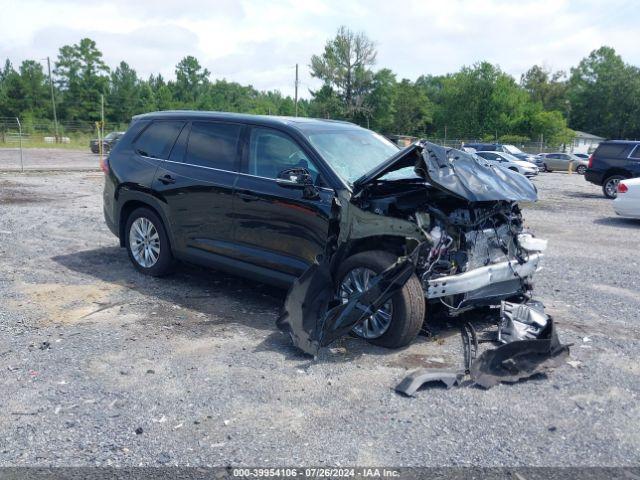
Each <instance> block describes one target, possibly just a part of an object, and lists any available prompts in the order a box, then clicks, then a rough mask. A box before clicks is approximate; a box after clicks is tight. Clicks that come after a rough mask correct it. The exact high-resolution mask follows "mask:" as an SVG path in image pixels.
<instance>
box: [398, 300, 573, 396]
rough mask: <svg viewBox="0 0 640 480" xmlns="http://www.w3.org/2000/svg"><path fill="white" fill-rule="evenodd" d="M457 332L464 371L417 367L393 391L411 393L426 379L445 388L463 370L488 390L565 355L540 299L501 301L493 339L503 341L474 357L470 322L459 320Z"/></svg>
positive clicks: (537, 371) (474, 336) (456, 380)
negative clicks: (514, 301)
mask: <svg viewBox="0 0 640 480" xmlns="http://www.w3.org/2000/svg"><path fill="white" fill-rule="evenodd" d="M460 333H461V336H462V345H463V353H464V367H465V371H464V372H455V371H450V370H441V369H420V370H417V371H414V372H412V373H410V374H409V375H407V376H406V377H405V378H404V379H403V380H402V381H401V382H400V383H399V384H398V386H397V387H396V388H395V390H396V392H398V393H401V394H403V395H407V396H413V395H414V394H415V392H416V391H417V390H418V389H419V388H420V387H421V386H422V385H424V384H425V383H429V382H442V383H444V384H445V386H446V387H447V389H449V388H451V387H453V386H460V385H461V384H462V381H463V379H464V378H465V374H466V373H468V374H469V375H470V378H471V382H469V384H471V383H473V384H476V385H479V386H480V387H483V388H486V389H488V388H491V387H493V386H495V385H497V384H499V383H501V382H503V383H516V382H518V381H520V380H523V379H525V378H530V377H532V376H534V375H538V374H545V373H547V372H548V371H549V370H551V369H553V368H555V367H558V366H560V365H562V364H564V363H565V362H566V361H567V358H568V357H569V345H563V344H561V343H560V340H559V339H558V335H557V333H556V330H555V325H554V323H553V318H552V317H551V316H549V315H547V314H545V313H544V306H543V305H542V303H540V302H533V301H529V302H527V303H523V304H515V303H509V302H503V305H502V308H501V310H500V321H499V323H498V339H497V341H498V342H502V343H503V344H502V345H500V346H499V347H497V348H495V349H492V350H486V351H484V352H483V353H482V354H481V355H480V356H478V357H476V352H477V350H478V338H477V334H476V331H475V329H474V328H473V326H472V325H471V323H469V322H465V323H463V324H462V325H461V327H460ZM493 341H496V340H495V339H494V340H493ZM507 342H508V343H507Z"/></svg>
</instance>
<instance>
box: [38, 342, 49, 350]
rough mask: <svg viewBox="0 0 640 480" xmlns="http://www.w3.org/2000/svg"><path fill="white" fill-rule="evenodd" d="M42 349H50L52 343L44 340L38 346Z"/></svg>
mask: <svg viewBox="0 0 640 480" xmlns="http://www.w3.org/2000/svg"><path fill="white" fill-rule="evenodd" d="M38 348H39V349H40V350H49V349H50V348H51V344H50V343H49V342H47V341H44V342H42V343H41V344H40V346H39V347H38Z"/></svg>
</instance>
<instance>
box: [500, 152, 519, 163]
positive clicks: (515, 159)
mask: <svg viewBox="0 0 640 480" xmlns="http://www.w3.org/2000/svg"><path fill="white" fill-rule="evenodd" d="M501 157H502V158H504V159H505V160H508V161H510V162H519V161H520V159H519V158H518V157H514V156H513V155H511V154H510V153H505V152H502V153H501Z"/></svg>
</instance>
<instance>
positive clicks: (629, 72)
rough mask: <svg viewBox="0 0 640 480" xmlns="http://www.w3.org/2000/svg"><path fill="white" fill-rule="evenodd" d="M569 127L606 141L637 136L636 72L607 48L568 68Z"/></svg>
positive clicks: (639, 83)
mask: <svg viewBox="0 0 640 480" xmlns="http://www.w3.org/2000/svg"><path fill="white" fill-rule="evenodd" d="M568 97H569V101H570V108H571V110H570V116H569V125H570V126H571V127H573V128H575V129H578V130H584V131H587V132H590V133H595V134H597V135H601V136H604V137H610V138H634V137H638V136H640V72H639V71H638V68H637V67H634V66H631V65H627V64H625V63H624V61H623V60H622V58H621V57H620V56H619V55H618V54H616V52H615V50H614V49H613V48H610V47H600V48H599V49H598V50H594V51H593V52H591V54H589V56H588V57H586V58H584V59H582V60H581V61H580V63H579V64H578V66H577V67H575V68H572V69H571V78H570V80H569V91H568Z"/></svg>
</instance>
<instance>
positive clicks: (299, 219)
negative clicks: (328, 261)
mask: <svg viewBox="0 0 640 480" xmlns="http://www.w3.org/2000/svg"><path fill="white" fill-rule="evenodd" d="M243 151H244V153H243V160H242V171H241V174H240V176H239V178H238V182H237V184H236V191H235V195H236V202H235V216H236V220H237V223H236V225H237V226H236V234H235V240H236V243H237V248H238V251H239V252H240V255H241V256H242V258H241V259H242V260H244V261H246V262H248V263H251V264H254V265H257V266H259V267H264V268H268V269H271V270H276V271H279V272H281V273H284V274H286V275H292V276H299V275H300V274H301V273H302V272H303V271H304V270H306V269H307V268H308V267H309V265H310V264H311V263H313V261H314V260H315V258H316V256H317V255H319V254H320V253H322V252H323V250H324V247H325V243H326V241H327V233H328V230H329V217H330V212H331V204H332V199H333V196H334V192H333V190H332V189H330V188H327V187H325V186H323V185H326V184H325V183H324V181H323V179H322V178H321V176H320V174H319V170H318V168H317V166H316V165H315V163H314V162H313V160H312V157H311V153H310V152H309V151H308V150H307V149H306V147H305V146H304V145H303V144H301V143H299V142H298V141H297V140H296V139H294V138H292V137H291V136H290V135H288V134H287V133H285V132H282V131H279V130H275V129H272V128H266V127H258V126H255V127H251V128H250V130H249V132H248V134H247V136H246V143H245V146H244V148H243ZM288 168H305V169H307V170H308V171H309V172H310V173H311V176H312V177H313V180H314V182H315V185H316V188H315V193H316V195H315V196H313V195H308V192H307V193H305V191H304V190H302V189H297V188H290V187H284V186H281V185H280V184H278V182H277V181H276V179H277V178H278V174H279V173H280V172H282V171H283V170H285V169H288Z"/></svg>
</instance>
